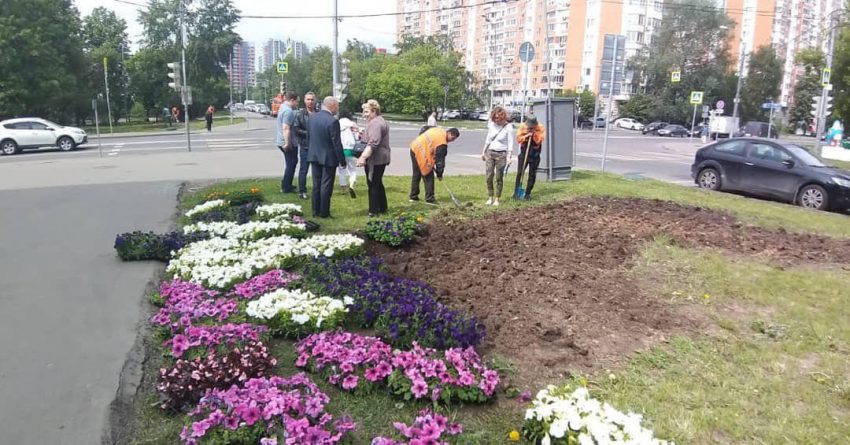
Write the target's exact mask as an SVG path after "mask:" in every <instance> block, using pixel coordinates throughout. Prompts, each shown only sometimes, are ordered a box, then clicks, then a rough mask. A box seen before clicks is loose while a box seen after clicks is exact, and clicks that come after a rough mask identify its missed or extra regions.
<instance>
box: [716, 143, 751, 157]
mask: <svg viewBox="0 0 850 445" xmlns="http://www.w3.org/2000/svg"><path fill="white" fill-rule="evenodd" d="M746 149H747V143H746V142H745V141H729V142H725V143H723V144H718V145H715V146H714V151H716V152H718V153H726V154H732V155H736V156H744V152H745V151H746Z"/></svg>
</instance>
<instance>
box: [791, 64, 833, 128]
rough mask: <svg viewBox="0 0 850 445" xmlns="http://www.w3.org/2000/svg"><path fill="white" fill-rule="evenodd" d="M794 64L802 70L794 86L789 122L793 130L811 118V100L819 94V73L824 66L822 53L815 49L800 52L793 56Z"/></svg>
mask: <svg viewBox="0 0 850 445" xmlns="http://www.w3.org/2000/svg"><path fill="white" fill-rule="evenodd" d="M794 63H795V64H796V65H797V66H800V67H802V68H803V73H802V75H801V76H800V77H798V78H797V84H796V85H795V86H794V100H793V103H792V105H791V110H790V113H789V116H788V118H789V121H790V123H791V124H792V125H793V127H794V128H797V127H800V126H804V125H805V124H806V122H808V120H809V118H811V114H810V113H809V112H810V111H811V109H812V98H813V97H814V96H818V97H820V94H821V71H822V70H823V68H824V66H826V61H825V59H824V54H823V51H821V50H820V49H817V48H808V49H804V50H801V51H800V52H798V53H797V54H796V55H795V56H794Z"/></svg>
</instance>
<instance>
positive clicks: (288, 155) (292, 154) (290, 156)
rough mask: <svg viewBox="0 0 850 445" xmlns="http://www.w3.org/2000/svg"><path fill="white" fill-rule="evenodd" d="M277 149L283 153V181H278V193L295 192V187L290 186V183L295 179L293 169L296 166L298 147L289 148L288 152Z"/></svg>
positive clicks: (279, 147) (280, 148)
mask: <svg viewBox="0 0 850 445" xmlns="http://www.w3.org/2000/svg"><path fill="white" fill-rule="evenodd" d="M277 149H278V150H280V152H281V153H283V159H284V167H283V179H281V180H280V191H281V192H283V193H293V192H295V186H293V185H292V181H293V180H294V179H295V167H297V166H298V147H295V146H291V147H289V151H286V150H284V149H283V147H281V146H278V147H277ZM305 189H306V188H305Z"/></svg>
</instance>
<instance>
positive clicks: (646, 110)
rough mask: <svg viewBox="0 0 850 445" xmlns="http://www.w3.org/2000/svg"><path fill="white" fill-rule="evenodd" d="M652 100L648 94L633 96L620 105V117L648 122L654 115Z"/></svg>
mask: <svg viewBox="0 0 850 445" xmlns="http://www.w3.org/2000/svg"><path fill="white" fill-rule="evenodd" d="M652 106H653V102H652V98H651V97H649V96H647V95H646V94H642V93H637V94H632V96H631V97H630V98H629V100H627V101H625V102H623V103H621V104H620V116H621V117H630V118H632V119H637V120H639V121H641V122H648V121H649V116H650V113H652Z"/></svg>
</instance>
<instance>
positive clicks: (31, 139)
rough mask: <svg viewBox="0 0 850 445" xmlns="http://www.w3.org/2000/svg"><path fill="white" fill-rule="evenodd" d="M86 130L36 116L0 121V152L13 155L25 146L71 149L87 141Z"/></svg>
mask: <svg viewBox="0 0 850 445" xmlns="http://www.w3.org/2000/svg"><path fill="white" fill-rule="evenodd" d="M88 140H89V139H88V136H87V135H86V132H85V131H83V130H82V129H80V128H76V127H64V126H62V125H59V124H57V123H54V122H50V121H49V120H45V119H39V118H37V117H28V118H20V119H8V120H5V121H0V153H2V154H4V155H14V154H18V153H20V152H21V150H23V149H25V148H39V147H48V146H55V147H59V149H60V150H62V151H71V150H73V149H74V148H76V147H77V146H78V145H80V144H85V143H86V142H88Z"/></svg>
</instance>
